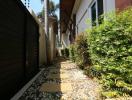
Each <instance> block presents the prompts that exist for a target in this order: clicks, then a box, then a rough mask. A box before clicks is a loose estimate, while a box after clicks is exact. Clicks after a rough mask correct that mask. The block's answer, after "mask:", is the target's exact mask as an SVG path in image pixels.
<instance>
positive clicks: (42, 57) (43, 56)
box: [30, 10, 47, 66]
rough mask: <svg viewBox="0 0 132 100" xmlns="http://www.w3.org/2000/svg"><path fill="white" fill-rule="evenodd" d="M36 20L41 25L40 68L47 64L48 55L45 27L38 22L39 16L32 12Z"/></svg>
mask: <svg viewBox="0 0 132 100" xmlns="http://www.w3.org/2000/svg"><path fill="white" fill-rule="evenodd" d="M30 13H31V14H32V16H33V17H34V19H35V20H36V22H37V23H38V25H39V66H41V65H44V64H46V63H47V55H46V35H45V32H44V27H43V25H42V24H41V23H40V21H39V20H38V18H37V16H36V15H35V13H34V12H33V10H31V11H30Z"/></svg>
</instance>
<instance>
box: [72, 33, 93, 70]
mask: <svg viewBox="0 0 132 100" xmlns="http://www.w3.org/2000/svg"><path fill="white" fill-rule="evenodd" d="M89 58H90V57H89V53H88V44H87V37H86V36H85V34H84V33H82V34H80V35H78V36H77V38H76V40H75V43H74V44H72V45H70V59H71V60H72V61H74V62H76V64H77V65H78V66H79V68H81V69H84V67H85V66H88V65H90V64H91V61H90V59H89Z"/></svg>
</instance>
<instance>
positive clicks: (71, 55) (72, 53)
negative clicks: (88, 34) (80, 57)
mask: <svg viewBox="0 0 132 100" xmlns="http://www.w3.org/2000/svg"><path fill="white" fill-rule="evenodd" d="M69 54H70V55H69V58H70V60H72V61H73V62H75V58H76V57H75V56H76V55H75V54H76V48H75V45H74V44H71V45H70V48H69Z"/></svg>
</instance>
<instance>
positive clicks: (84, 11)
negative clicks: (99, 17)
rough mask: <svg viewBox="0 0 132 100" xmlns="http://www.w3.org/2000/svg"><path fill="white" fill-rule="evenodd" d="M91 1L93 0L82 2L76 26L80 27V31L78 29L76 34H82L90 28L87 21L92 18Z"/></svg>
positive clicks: (77, 14) (83, 0)
mask: <svg viewBox="0 0 132 100" xmlns="http://www.w3.org/2000/svg"><path fill="white" fill-rule="evenodd" d="M91 1H92V0H82V1H81V3H80V6H79V8H78V10H77V12H76V24H77V26H78V29H77V28H76V33H82V32H84V31H85V30H86V29H87V28H88V27H89V24H88V23H87V20H88V19H89V18H90V14H89V9H88V7H89V5H90V3H91Z"/></svg>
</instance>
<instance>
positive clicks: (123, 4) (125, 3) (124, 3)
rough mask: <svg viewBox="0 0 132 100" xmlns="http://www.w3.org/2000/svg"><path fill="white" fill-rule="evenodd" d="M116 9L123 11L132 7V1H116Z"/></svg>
mask: <svg viewBox="0 0 132 100" xmlns="http://www.w3.org/2000/svg"><path fill="white" fill-rule="evenodd" d="M115 5H116V9H119V10H123V9H124V8H126V7H128V6H131V5H132V0H115Z"/></svg>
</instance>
